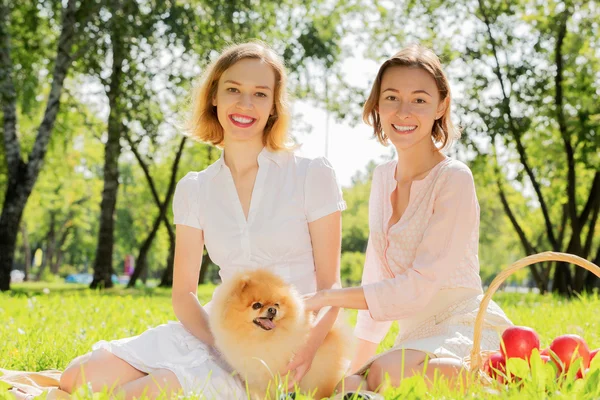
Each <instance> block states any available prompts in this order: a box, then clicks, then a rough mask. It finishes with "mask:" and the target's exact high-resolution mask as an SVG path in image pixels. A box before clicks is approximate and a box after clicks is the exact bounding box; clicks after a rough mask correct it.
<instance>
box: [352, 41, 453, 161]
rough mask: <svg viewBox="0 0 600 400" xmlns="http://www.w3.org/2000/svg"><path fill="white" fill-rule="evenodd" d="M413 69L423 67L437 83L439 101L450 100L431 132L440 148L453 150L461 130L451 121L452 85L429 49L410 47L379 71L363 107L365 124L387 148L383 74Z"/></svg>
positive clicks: (390, 59)
mask: <svg viewBox="0 0 600 400" xmlns="http://www.w3.org/2000/svg"><path fill="white" fill-rule="evenodd" d="M397 66H402V67H410V68H421V69H422V70H424V71H426V72H428V73H429V75H431V77H432V78H433V79H434V80H435V84H436V86H437V88H438V93H439V94H440V102H442V101H444V100H445V99H446V98H447V99H448V104H447V107H446V112H444V115H442V117H441V118H439V119H436V120H435V121H434V123H433V128H432V130H431V136H432V138H433V140H434V142H435V144H436V145H437V146H438V148H439V149H440V150H441V149H444V148H447V147H450V146H451V144H452V142H453V141H454V140H456V139H458V138H459V137H460V129H458V128H457V127H456V126H455V125H454V124H453V123H452V120H451V118H450V113H451V111H450V104H451V99H452V98H451V95H450V83H449V82H448V78H447V77H446V74H444V71H443V69H442V64H441V63H440V59H439V58H438V56H436V55H435V53H434V52H433V51H431V50H430V49H428V48H426V47H423V46H420V45H418V44H413V45H410V46H408V47H406V48H404V49H402V50H401V51H399V52H398V53H396V54H394V55H393V56H392V57H390V58H388V59H387V60H386V61H385V62H384V63H383V64H382V65H381V67H380V68H379V72H378V73H377V77H376V78H375V82H373V88H372V89H371V93H370V94H369V97H368V99H367V101H366V102H365V105H364V107H363V121H365V123H367V124H368V125H370V126H372V127H373V131H374V133H373V134H374V136H375V137H377V140H379V142H380V143H381V144H383V145H384V146H387V145H388V137H387V136H386V134H385V133H384V132H383V129H382V127H381V120H380V117H379V113H378V112H377V110H378V107H379V95H380V92H381V81H382V79H383V74H384V73H385V71H386V70H387V69H388V68H389V67H397Z"/></svg>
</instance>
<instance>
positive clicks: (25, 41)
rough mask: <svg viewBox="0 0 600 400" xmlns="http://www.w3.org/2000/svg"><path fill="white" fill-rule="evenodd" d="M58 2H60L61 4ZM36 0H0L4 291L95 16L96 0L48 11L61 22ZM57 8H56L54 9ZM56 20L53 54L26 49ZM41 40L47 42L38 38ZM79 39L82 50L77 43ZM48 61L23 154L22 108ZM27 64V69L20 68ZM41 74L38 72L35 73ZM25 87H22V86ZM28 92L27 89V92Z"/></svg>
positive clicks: (0, 286) (0, 276) (0, 279)
mask: <svg viewBox="0 0 600 400" xmlns="http://www.w3.org/2000/svg"><path fill="white" fill-rule="evenodd" d="M59 4H60V3H59ZM37 6H38V3H37V2H35V3H34V2H22V3H19V4H17V3H13V2H10V1H7V0H2V1H0V100H1V104H2V116H3V127H2V133H3V144H4V153H3V154H4V159H5V161H6V166H7V172H8V179H7V182H6V183H7V185H6V191H5V194H4V201H3V203H2V214H1V215H0V290H3V291H4V290H9V289H10V271H11V269H12V265H13V260H14V252H15V244H16V241H17V234H18V232H19V225H20V222H21V218H22V215H23V210H24V209H25V205H26V204H27V200H28V198H29V196H30V194H31V191H32V190H33V186H34V184H35V182H36V180H37V177H38V175H39V172H40V170H41V168H42V164H43V161H44V157H45V155H46V151H47V146H48V141H49V140H50V136H51V134H52V131H53V127H54V123H55V120H56V116H57V114H58V111H59V107H60V97H61V94H62V92H63V86H64V82H65V79H66V77H67V73H68V71H69V69H70V67H71V64H72V62H73V60H75V59H77V58H78V57H80V56H81V54H82V52H83V51H85V47H82V46H81V43H79V42H78V40H79V39H80V38H81V35H82V32H84V31H85V30H86V29H87V28H88V24H89V23H90V21H91V19H92V17H93V16H94V2H91V1H85V0H83V1H81V2H79V3H78V2H77V1H76V0H69V1H67V3H66V5H65V7H64V8H62V7H60V8H59V9H58V10H46V11H50V12H48V13H47V15H56V14H59V15H61V18H60V22H58V23H57V21H54V20H53V19H52V18H50V19H49V20H47V19H45V18H46V17H42V13H41V12H40V11H39V10H38V9H37ZM55 12H56V13H55ZM54 23H57V25H58V29H59V32H60V34H59V36H58V38H57V39H56V41H55V42H54V48H55V49H56V52H55V54H53V55H49V54H48V52H47V51H44V49H42V51H40V52H39V53H36V52H35V51H32V50H33V49H28V47H29V46H31V45H32V44H33V43H34V42H35V41H36V40H39V39H40V35H49V33H50V32H51V29H50V27H52V25H53V24H54ZM40 42H43V41H42V40H40ZM76 44H79V45H80V46H79V48H78V49H74V45H76ZM42 62H49V64H50V65H53V72H52V74H51V76H52V82H51V84H50V90H49V94H48V97H47V101H46V104H45V110H44V112H43V116H42V120H41V123H40V124H39V125H38V127H37V130H36V131H37V135H36V138H35V141H34V143H33V146H32V148H31V150H30V151H29V152H28V153H27V155H26V156H25V157H23V155H22V151H23V148H22V143H21V141H20V138H22V137H24V136H23V135H21V134H19V132H18V131H17V129H18V121H19V112H18V111H19V108H20V109H21V110H22V111H25V112H27V111H28V106H30V105H31V104H30V103H31V102H32V98H33V97H35V95H33V94H32V92H33V93H35V90H37V89H39V85H38V84H39V82H36V81H35V80H32V78H31V75H29V76H28V75H27V73H31V72H32V71H31V69H30V68H31V67H32V66H34V65H37V66H38V67H39V65H40V63H42ZM22 69H24V70H25V71H24V72H25V73H22V72H20V70H22ZM35 75H37V74H35ZM17 88H19V89H24V90H23V91H20V90H19V91H18V90H17ZM27 91H29V92H27Z"/></svg>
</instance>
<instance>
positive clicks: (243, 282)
mask: <svg viewBox="0 0 600 400" xmlns="http://www.w3.org/2000/svg"><path fill="white" fill-rule="evenodd" d="M249 285H250V277H249V276H244V277H242V278H241V279H240V280H239V282H238V284H237V290H236V291H237V292H238V293H242V292H243V291H244V290H246V289H247V288H248V286H249Z"/></svg>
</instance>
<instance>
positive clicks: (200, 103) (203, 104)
mask: <svg viewBox="0 0 600 400" xmlns="http://www.w3.org/2000/svg"><path fill="white" fill-rule="evenodd" d="M246 58H250V59H256V60H260V61H262V62H264V63H265V64H267V65H269V66H270V67H271V68H273V72H275V90H274V108H275V109H274V113H273V115H271V116H269V119H268V121H267V124H266V125H265V129H264V133H263V143H264V145H265V146H266V147H267V148H268V149H270V150H281V149H287V148H288V146H287V142H288V136H287V130H288V124H289V120H290V116H289V111H288V110H289V107H288V101H287V91H286V71H285V65H284V63H283V60H282V59H281V58H280V57H279V56H278V55H277V54H276V53H275V52H274V51H273V50H272V49H271V48H270V47H269V46H268V45H266V44H265V43H263V42H259V41H253V42H248V43H242V44H237V45H233V46H229V47H227V48H226V49H225V50H223V52H222V53H221V55H220V56H219V57H218V58H217V59H216V60H215V61H214V62H212V63H211V64H210V65H209V66H208V68H207V69H206V71H205V72H204V74H203V75H202V77H201V79H200V82H199V85H198V86H197V87H196V88H195V90H194V92H193V98H192V110H191V115H190V118H189V120H188V121H187V123H186V125H185V130H186V131H187V132H188V133H189V134H190V135H191V136H193V137H196V138H198V139H200V140H202V141H204V142H208V143H211V144H213V145H215V146H219V147H221V146H222V144H223V139H224V136H223V127H222V126H221V124H220V123H219V119H218V117H217V109H216V107H215V106H213V104H212V101H213V98H214V97H215V95H216V91H217V87H218V84H219V79H220V78H221V75H223V73H224V72H225V71H226V70H227V69H228V68H230V67H231V66H232V65H234V64H235V63H237V62H238V61H240V60H243V59H246Z"/></svg>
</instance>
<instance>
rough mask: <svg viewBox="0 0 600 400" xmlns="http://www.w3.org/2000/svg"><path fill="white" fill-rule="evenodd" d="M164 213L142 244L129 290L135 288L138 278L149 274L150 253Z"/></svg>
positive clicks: (130, 279) (161, 213)
mask: <svg viewBox="0 0 600 400" xmlns="http://www.w3.org/2000/svg"><path fill="white" fill-rule="evenodd" d="M164 213H165V210H164V209H161V210H160V212H159V214H158V216H157V217H156V219H155V220H154V224H152V229H151V230H150V233H149V234H148V236H147V237H146V240H144V243H142V246H141V247H140V252H139V254H138V257H137V262H136V263H135V269H134V270H133V274H131V278H129V283H127V287H128V288H132V287H134V286H135V283H136V281H137V280H138V278H139V277H140V276H142V275H144V273H146V274H147V270H148V261H147V260H148V251H149V250H150V246H152V242H153V241H154V238H155V237H156V232H158V228H159V227H160V223H161V221H162V217H163V215H164Z"/></svg>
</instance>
